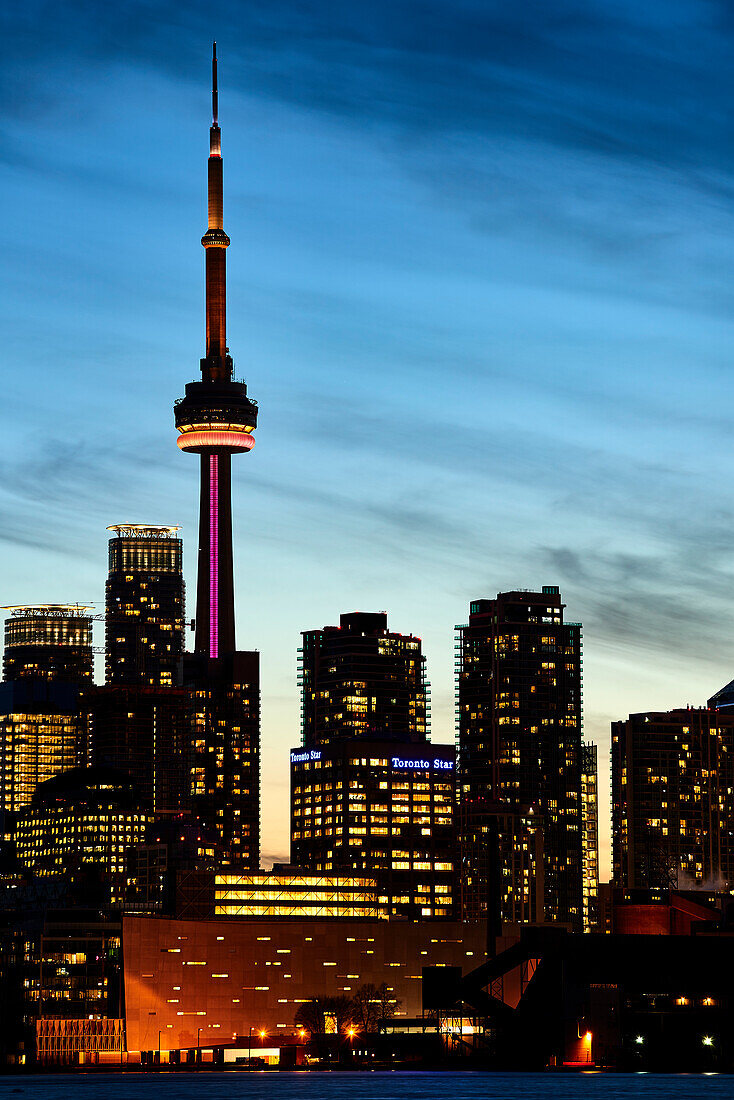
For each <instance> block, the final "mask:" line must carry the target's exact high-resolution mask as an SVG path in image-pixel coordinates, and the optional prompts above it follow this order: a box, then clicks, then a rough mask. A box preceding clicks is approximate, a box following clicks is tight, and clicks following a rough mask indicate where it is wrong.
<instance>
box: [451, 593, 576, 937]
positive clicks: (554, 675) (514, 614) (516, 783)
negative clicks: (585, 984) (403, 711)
mask: <svg viewBox="0 0 734 1100" xmlns="http://www.w3.org/2000/svg"><path fill="white" fill-rule="evenodd" d="M563 612H564V604H563V602H562V600H561V596H560V593H559V591H558V588H557V587H556V586H554V585H552V586H551V585H549V586H547V587H544V588H543V589H542V591H541V592H526V591H514V592H504V593H500V594H499V595H498V596H497V597H496V599H484V600H476V601H474V602H473V603H472V604H471V608H470V616H469V622H468V624H465V625H463V626H460V627H459V628H458V631H459V633H458V639H457V662H456V663H457V702H458V744H459V779H460V787H461V792H460V800H461V814H462V824H461V829H462V839H463V851H462V875H463V876H464V877H465V878H466V879H467V880H470V882H471V889H470V890H468V891H467V894H468V898H467V901H468V906H469V911H470V912H472V913H473V914H477V913H482V911H485V912H488V913H489V912H490V909H488V908H487V907H488V906H489V907H491V906H492V905H493V904H495V903H493V901H492V894H493V893H494V892H495V891H494V890H493V888H492V884H491V883H490V882H488V881H487V879H486V876H485V874H484V872H483V867H487V866H491V863H492V860H491V858H490V859H489V861H488V858H487V853H486V852H485V851H484V850H483V847H484V844H485V842H486V838H488V837H489V838H491V836H492V831H493V829H494V828H495V825H494V824H493V820H494V817H495V815H496V810H497V805H498V804H499V805H501V806H504V807H507V808H508V809H509V810H510V811H512V813H513V814H514V815H520V816H523V815H525V816H526V817H527V815H528V814H529V811H530V810H531V809H532V811H533V817H534V820H536V821H540V823H541V825H542V830H543V897H544V900H543V909H544V913H543V914H542V915H539V917H538V919H543V918H544V919H546V920H549V921H560V922H563V923H564V924H568V925H570V926H571V927H572V928H574V929H577V930H580V929H581V927H582V923H583V856H582V814H581V627H580V625H579V624H577V623H567V622H564V615H563ZM485 818H486V820H485ZM485 825H486V829H485ZM498 839H499V846H500V850H502V848H503V846H504V847H505V849H506V848H507V844H506V842H503V839H502V836H501V835H499V837H498ZM519 866H521V867H522V866H523V861H520V862H519ZM501 874H502V875H503V876H504V877H508V875H509V876H511V874H512V871H511V868H508V867H507V866H506V865H505V866H503V867H502V868H501ZM525 892H526V889H525V886H524V884H523V883H522V882H518V883H516V884H515V885H514V886H513V888H512V893H513V895H514V896H515V897H518V896H523V894H524V893H525ZM490 915H491V913H490ZM508 916H509V914H506V913H504V912H500V918H501V919H503V920H505V919H508Z"/></svg>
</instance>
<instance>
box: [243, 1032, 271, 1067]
mask: <svg viewBox="0 0 734 1100" xmlns="http://www.w3.org/2000/svg"><path fill="white" fill-rule="evenodd" d="M253 1031H257V1033H258V1035H259V1036H260V1038H261V1039H264V1038H265V1036H266V1035H267V1031H264V1030H260V1029H259V1028H256V1027H252V1026H251V1027H250V1031H249V1034H248V1036H247V1068H248V1069H252V1033H253Z"/></svg>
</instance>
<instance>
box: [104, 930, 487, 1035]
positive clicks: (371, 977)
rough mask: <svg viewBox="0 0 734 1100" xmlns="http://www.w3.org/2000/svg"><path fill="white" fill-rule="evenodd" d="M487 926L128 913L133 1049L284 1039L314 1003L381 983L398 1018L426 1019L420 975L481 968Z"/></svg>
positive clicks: (128, 1001) (128, 1027) (128, 1023)
mask: <svg viewBox="0 0 734 1100" xmlns="http://www.w3.org/2000/svg"><path fill="white" fill-rule="evenodd" d="M485 939H486V934H485V932H484V929H483V927H482V925H481V924H480V923H477V924H471V925H462V924H459V923H458V922H452V921H356V920H343V921H342V920H321V921H319V920H310V921H306V920H232V919H227V918H221V919H219V920H172V919H171V920H169V919H166V918H163V917H140V916H135V915H126V916H125V917H124V918H123V954H124V982H125V1012H126V1034H127V1048H128V1050H129V1051H138V1050H155V1049H157V1047H158V1033H159V1032H160V1034H161V1044H162V1046H161V1049H168V1050H178V1049H185V1048H192V1047H196V1046H200V1045H202V1044H203V1045H211V1044H212V1043H214V1042H217V1041H219V1040H221V1041H223V1042H226V1041H230V1040H231V1037H232V1036H233V1035H247V1034H248V1032H249V1030H250V1029H252V1030H253V1031H265V1032H266V1033H267V1034H268V1036H272V1037H273V1039H275V1038H276V1037H281V1036H283V1037H286V1036H289V1035H293V1034H295V1032H296V1028H295V1027H294V1022H293V1021H294V1017H295V1014H296V1012H297V1011H298V1009H299V1007H300V1006H301V1005H302V1004H305V1003H306V1002H307V1001H310V1000H312V999H313V998H314V997H319V996H345V997H350V996H352V995H353V994H354V993H356V991H357V990H358V989H359V988H360V986H362V985H368V984H373V985H375V986H380V985H382V983H383V982H384V983H385V984H386V985H387V986H388V988H389V991H390V993H391V996H392V997H394V998H395V1002H396V1016H398V1017H401V1016H406V1017H415V1016H418V1015H419V1014H420V1013H421V1011H422V1004H421V986H422V970H423V967H424V966H426V965H428V964H430V965H433V966H437V965H438V966H442V965H445V966H461V967H462V968H463V969H465V970H469V969H471V968H472V967H474V966H476V965H479V964H480V963H482V962H484V960H485V958H486V954H485Z"/></svg>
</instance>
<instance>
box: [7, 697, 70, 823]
mask: <svg viewBox="0 0 734 1100" xmlns="http://www.w3.org/2000/svg"><path fill="white" fill-rule="evenodd" d="M81 743H82V725H81V721H80V717H79V690H78V689H77V688H76V687H75V686H74V685H73V684H66V683H54V682H48V681H44V680H19V681H17V682H10V683H4V684H0V769H1V770H0V809H2V810H4V811H5V812H10V811H15V810H20V809H21V808H22V807H23V806H27V805H28V803H29V802H30V801H31V799H32V797H33V795H34V793H35V791H36V788H37V787H38V785H39V784H40V783H44V782H45V781H46V780H47V779H51V778H52V776H54V775H58V774H59V773H60V772H64V771H66V770H67V769H68V768H73V767H75V766H76V764H77V763H79V758H80V745H81Z"/></svg>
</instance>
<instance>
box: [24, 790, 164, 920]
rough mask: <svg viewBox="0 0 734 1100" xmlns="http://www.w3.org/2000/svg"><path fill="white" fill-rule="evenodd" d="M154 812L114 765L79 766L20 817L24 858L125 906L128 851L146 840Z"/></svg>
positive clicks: (36, 869) (40, 871) (35, 869)
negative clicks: (139, 797)
mask: <svg viewBox="0 0 734 1100" xmlns="http://www.w3.org/2000/svg"><path fill="white" fill-rule="evenodd" d="M151 821H152V815H151V814H150V813H147V812H146V811H144V810H143V809H142V808H141V807H140V805H139V800H138V797H137V794H136V792H135V789H134V787H133V785H132V784H131V783H130V782H129V780H128V779H127V777H125V776H121V775H119V774H118V773H116V772H114V771H112V770H111V769H105V768H74V769H72V770H71V771H68V772H66V773H64V774H63V775H58V776H54V778H53V779H49V780H47V781H46V782H45V783H43V784H42V785H41V786H40V787H39V788H38V790H37V791H36V792H35V794H34V796H33V799H32V801H31V803H30V805H29V806H26V807H24V808H23V809H22V810H20V812H19V813H18V814H17V816H16V820H15V825H14V829H13V840H14V841H15V847H16V850H17V853H18V859H19V861H20V862H21V863H22V864H23V866H24V867H26V868H27V869H28V870H29V871H31V872H32V873H33V874H34V875H38V876H41V877H44V876H59V877H65V878H68V879H70V880H72V881H74V882H77V883H83V884H84V886H85V892H87V896H88V898H89V900H91V897H90V895H91V894H92V892H94V893H96V894H98V897H99V901H100V902H101V903H102V904H105V905H106V904H107V903H109V904H110V905H112V906H114V905H121V904H122V902H123V899H124V894H125V851H126V849H127V848H128V847H130V846H131V845H135V844H137V843H140V842H141V841H143V840H144V838H145V832H146V829H147V827H148V825H149V824H150V823H151Z"/></svg>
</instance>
